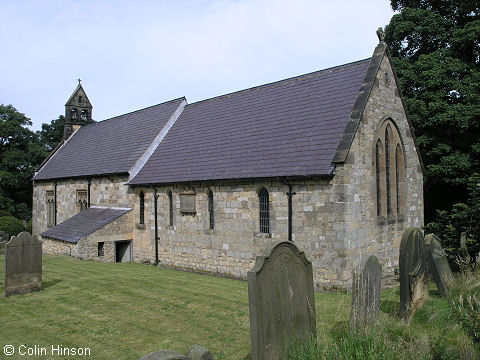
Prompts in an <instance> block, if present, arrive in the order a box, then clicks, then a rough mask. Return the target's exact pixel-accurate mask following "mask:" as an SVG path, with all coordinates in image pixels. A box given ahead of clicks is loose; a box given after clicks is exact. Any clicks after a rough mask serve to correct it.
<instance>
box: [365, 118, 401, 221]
mask: <svg viewBox="0 0 480 360" xmlns="http://www.w3.org/2000/svg"><path fill="white" fill-rule="evenodd" d="M373 163H374V168H375V183H376V186H375V197H376V201H375V204H376V214H377V217H379V219H382V221H383V220H386V221H387V222H394V221H395V220H401V219H402V214H403V212H404V209H403V208H404V206H405V190H404V188H405V186H406V183H405V155H404V149H403V142H402V138H401V136H400V133H399V132H398V129H397V126H396V125H395V123H394V122H393V120H392V119H387V120H385V121H384V122H382V124H381V125H380V126H379V128H378V130H377V136H376V139H375V149H374V156H373Z"/></svg>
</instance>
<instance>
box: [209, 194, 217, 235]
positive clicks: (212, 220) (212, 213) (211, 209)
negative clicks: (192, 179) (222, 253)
mask: <svg viewBox="0 0 480 360" xmlns="http://www.w3.org/2000/svg"><path fill="white" fill-rule="evenodd" d="M208 218H209V228H210V230H213V229H214V228H215V209H214V207H213V192H212V190H208Z"/></svg>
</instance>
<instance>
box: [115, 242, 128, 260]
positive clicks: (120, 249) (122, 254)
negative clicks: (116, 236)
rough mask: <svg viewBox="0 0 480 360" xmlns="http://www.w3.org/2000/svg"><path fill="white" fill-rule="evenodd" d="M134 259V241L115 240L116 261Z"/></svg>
mask: <svg viewBox="0 0 480 360" xmlns="http://www.w3.org/2000/svg"><path fill="white" fill-rule="evenodd" d="M128 261H132V241H131V240H127V241H115V262H117V263H118V262H128Z"/></svg>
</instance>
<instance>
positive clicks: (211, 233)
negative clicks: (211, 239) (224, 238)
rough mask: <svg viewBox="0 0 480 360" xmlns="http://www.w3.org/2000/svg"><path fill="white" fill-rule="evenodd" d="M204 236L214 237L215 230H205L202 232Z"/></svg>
mask: <svg viewBox="0 0 480 360" xmlns="http://www.w3.org/2000/svg"><path fill="white" fill-rule="evenodd" d="M204 234H205V235H214V234H215V230H214V229H207V230H205V231H204Z"/></svg>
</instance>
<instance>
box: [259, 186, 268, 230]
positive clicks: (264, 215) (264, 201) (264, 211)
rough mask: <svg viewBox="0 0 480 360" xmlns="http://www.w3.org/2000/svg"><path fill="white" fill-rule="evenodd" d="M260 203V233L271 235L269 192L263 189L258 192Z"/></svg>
mask: <svg viewBox="0 0 480 360" xmlns="http://www.w3.org/2000/svg"><path fill="white" fill-rule="evenodd" d="M258 201H259V205H260V206H259V208H260V232H261V233H264V234H269V233H270V204H269V197H268V191H267V189H265V188H261V189H260V191H259V192H258Z"/></svg>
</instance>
